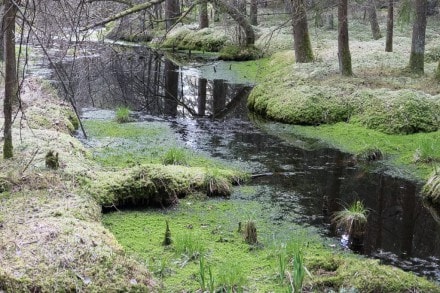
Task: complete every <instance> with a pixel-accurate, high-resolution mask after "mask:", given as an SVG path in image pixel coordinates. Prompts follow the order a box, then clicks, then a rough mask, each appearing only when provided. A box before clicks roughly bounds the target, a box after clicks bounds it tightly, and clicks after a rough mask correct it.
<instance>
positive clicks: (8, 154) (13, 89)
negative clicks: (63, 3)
mask: <svg viewBox="0 0 440 293" xmlns="http://www.w3.org/2000/svg"><path fill="white" fill-rule="evenodd" d="M16 12H17V11H16V7H15V5H14V3H13V1H12V0H6V2H5V15H4V21H3V22H4V40H3V41H4V50H5V52H4V54H5V55H4V60H5V98H4V106H3V111H4V115H5V125H4V130H3V131H4V144H3V158H5V159H8V158H12V156H13V146H12V103H13V101H14V100H15V99H16V97H17V68H16V66H17V65H16V59H15V15H16Z"/></svg>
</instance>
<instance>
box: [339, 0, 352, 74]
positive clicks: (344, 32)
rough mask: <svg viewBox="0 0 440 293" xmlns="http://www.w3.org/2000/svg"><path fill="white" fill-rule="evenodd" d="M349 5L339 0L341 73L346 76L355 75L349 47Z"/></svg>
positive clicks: (345, 1) (345, 0)
mask: <svg viewBox="0 0 440 293" xmlns="http://www.w3.org/2000/svg"><path fill="white" fill-rule="evenodd" d="M347 6H348V3H347V0H339V3H338V22H339V23H338V58H339V71H340V72H341V74H342V75H344V76H351V75H353V71H352V68H351V55H350V47H349V45H348V17H347V15H348V7H347Z"/></svg>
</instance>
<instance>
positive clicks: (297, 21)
mask: <svg viewBox="0 0 440 293" xmlns="http://www.w3.org/2000/svg"><path fill="white" fill-rule="evenodd" d="M292 8H293V9H292V10H293V15H292V25H293V40H294V45H293V46H294V50H295V60H296V62H297V63H308V62H312V61H313V52H312V45H311V43H310V36H309V29H308V25H307V13H306V9H305V6H304V1H303V0H293V1H292Z"/></svg>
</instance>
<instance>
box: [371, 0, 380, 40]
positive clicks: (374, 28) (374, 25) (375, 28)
mask: <svg viewBox="0 0 440 293" xmlns="http://www.w3.org/2000/svg"><path fill="white" fill-rule="evenodd" d="M368 2H369V3H368V18H369V21H370V25H371V32H372V33H373V39H375V40H378V39H380V38H381V37H382V34H381V33H380V27H379V22H378V21H377V13H376V3H375V0H368Z"/></svg>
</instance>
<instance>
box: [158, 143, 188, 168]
mask: <svg viewBox="0 0 440 293" xmlns="http://www.w3.org/2000/svg"><path fill="white" fill-rule="evenodd" d="M187 162H188V159H187V152H186V150H185V149H183V148H178V147H171V148H170V149H169V150H168V151H167V152H166V153H165V154H164V155H163V156H162V163H163V164H164V165H182V166H184V165H187Z"/></svg>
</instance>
